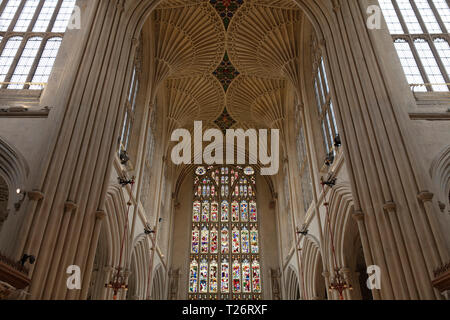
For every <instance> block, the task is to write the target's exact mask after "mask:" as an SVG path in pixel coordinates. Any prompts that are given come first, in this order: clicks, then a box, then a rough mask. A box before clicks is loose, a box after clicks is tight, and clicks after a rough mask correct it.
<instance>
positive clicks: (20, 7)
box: [6, 0, 27, 33]
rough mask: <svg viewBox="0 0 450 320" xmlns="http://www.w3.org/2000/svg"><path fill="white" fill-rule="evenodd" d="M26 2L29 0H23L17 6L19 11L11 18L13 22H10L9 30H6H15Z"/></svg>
mask: <svg viewBox="0 0 450 320" xmlns="http://www.w3.org/2000/svg"><path fill="white" fill-rule="evenodd" d="M26 3H27V0H22V2H21V3H20V5H19V7H18V8H17V11H16V13H15V15H14V18H13V19H12V20H11V23H10V24H9V27H8V30H7V31H6V32H7V33H9V32H12V31H13V29H14V27H15V26H16V24H17V21H18V20H19V17H20V15H21V14H22V11H23V8H24V7H25V4H26Z"/></svg>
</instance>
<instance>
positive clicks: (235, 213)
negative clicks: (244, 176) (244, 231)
mask: <svg viewBox="0 0 450 320" xmlns="http://www.w3.org/2000/svg"><path fill="white" fill-rule="evenodd" d="M231 221H232V222H239V202H237V201H233V203H232V204H231Z"/></svg>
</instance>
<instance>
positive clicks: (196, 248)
mask: <svg viewBox="0 0 450 320" xmlns="http://www.w3.org/2000/svg"><path fill="white" fill-rule="evenodd" d="M194 179H195V180H194V200H193V210H192V234H191V252H190V253H191V255H190V271H189V298H190V299H193V300H218V299H221V300H234V299H237V300H259V299H260V298H261V293H262V286H261V277H262V275H261V265H260V257H259V254H260V242H259V217H258V212H257V205H256V184H255V182H256V181H255V171H254V169H253V168H252V167H247V168H241V167H208V168H205V167H198V168H197V169H196V171H195V176H194Z"/></svg>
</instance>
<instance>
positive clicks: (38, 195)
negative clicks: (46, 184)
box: [27, 190, 45, 201]
mask: <svg viewBox="0 0 450 320" xmlns="http://www.w3.org/2000/svg"><path fill="white" fill-rule="evenodd" d="M27 195H28V199H30V200H31V201H41V200H42V199H44V196H45V195H44V193H42V192H41V191H38V190H33V191H28V192H27Z"/></svg>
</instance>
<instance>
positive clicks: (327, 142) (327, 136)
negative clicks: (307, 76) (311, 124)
mask: <svg viewBox="0 0 450 320" xmlns="http://www.w3.org/2000/svg"><path fill="white" fill-rule="evenodd" d="M314 92H315V95H316V102H317V108H318V113H319V120H320V130H321V132H322V137H323V141H324V146H325V150H326V152H327V154H333V155H335V147H334V145H335V139H336V137H337V136H338V135H339V132H338V128H337V123H336V116H335V113H334V107H333V101H332V99H331V93H330V87H329V85H328V76H327V73H326V71H325V62H324V60H323V58H322V57H319V58H318V59H317V61H316V62H315V69H314Z"/></svg>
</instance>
